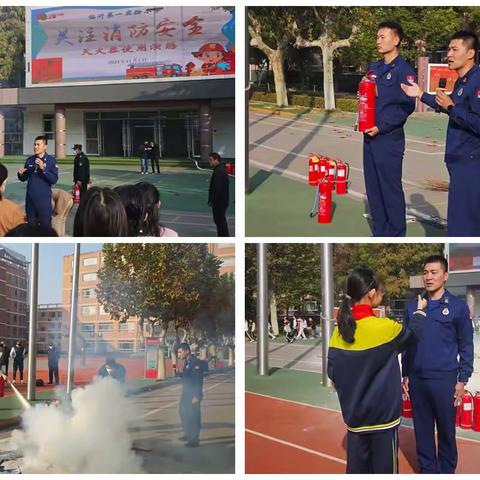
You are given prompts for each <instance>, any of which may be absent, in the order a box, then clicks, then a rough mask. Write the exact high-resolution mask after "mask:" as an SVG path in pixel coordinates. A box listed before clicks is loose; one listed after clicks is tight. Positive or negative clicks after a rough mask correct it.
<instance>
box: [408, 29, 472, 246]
mask: <svg viewBox="0 0 480 480" xmlns="http://www.w3.org/2000/svg"><path fill="white" fill-rule="evenodd" d="M478 48H479V41H478V37H477V35H476V34H475V33H472V32H466V31H461V32H457V33H456V34H455V35H453V37H452V38H451V40H450V44H449V46H448V54H447V60H448V67H449V69H450V70H455V71H456V72H457V74H458V79H457V81H456V82H455V85H454V88H453V92H452V93H451V94H450V95H447V94H446V93H445V92H444V91H443V90H441V89H438V90H437V93H436V95H430V94H428V93H424V92H423V90H422V89H421V88H420V87H419V86H418V85H417V84H413V85H408V84H406V85H403V86H402V88H403V90H404V91H405V92H406V93H407V94H408V95H410V96H412V97H418V98H420V100H421V101H422V102H423V103H425V104H427V105H428V106H429V107H432V108H435V109H436V110H437V111H438V112H443V113H446V114H447V115H448V116H449V120H448V129H447V141H446V145H445V163H446V165H447V169H448V173H449V174H450V187H449V189H448V213H447V219H448V236H451V237H480V182H479V181H478V179H479V178H480V68H479V67H478V65H476V58H477V51H478ZM405 83H407V82H405Z"/></svg>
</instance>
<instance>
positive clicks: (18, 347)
mask: <svg viewBox="0 0 480 480" xmlns="http://www.w3.org/2000/svg"><path fill="white" fill-rule="evenodd" d="M25 355H26V351H25V347H24V346H23V343H22V341H21V340H17V341H16V342H15V345H13V347H12V348H9V347H8V346H7V344H6V343H5V342H4V341H1V342H0V371H1V372H2V373H3V374H4V375H6V376H8V366H9V364H10V360H12V361H13V383H15V382H16V381H17V371H18V372H19V375H20V383H23V369H24V359H25Z"/></svg>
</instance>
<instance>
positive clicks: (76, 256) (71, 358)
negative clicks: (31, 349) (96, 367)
mask: <svg viewBox="0 0 480 480" xmlns="http://www.w3.org/2000/svg"><path fill="white" fill-rule="evenodd" d="M79 273H80V244H79V243H76V244H75V248H74V253H73V275H72V298H71V302H70V334H69V338H68V372H67V395H70V394H71V393H72V389H73V375H74V371H75V338H76V334H77V332H76V330H77V304H78V278H79Z"/></svg>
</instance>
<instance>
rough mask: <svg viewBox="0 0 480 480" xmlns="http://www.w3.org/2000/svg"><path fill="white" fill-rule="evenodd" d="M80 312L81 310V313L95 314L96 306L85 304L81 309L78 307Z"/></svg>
mask: <svg viewBox="0 0 480 480" xmlns="http://www.w3.org/2000/svg"><path fill="white" fill-rule="evenodd" d="M80 312H81V315H85V316H87V315H95V314H96V313H97V307H95V305H87V306H83V307H82V308H81V309H80Z"/></svg>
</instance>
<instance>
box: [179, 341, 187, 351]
mask: <svg viewBox="0 0 480 480" xmlns="http://www.w3.org/2000/svg"><path fill="white" fill-rule="evenodd" d="M180 349H182V350H184V351H185V352H190V345H189V344H188V343H185V342H184V343H181V344H180V345H179V346H178V348H177V350H180Z"/></svg>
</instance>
